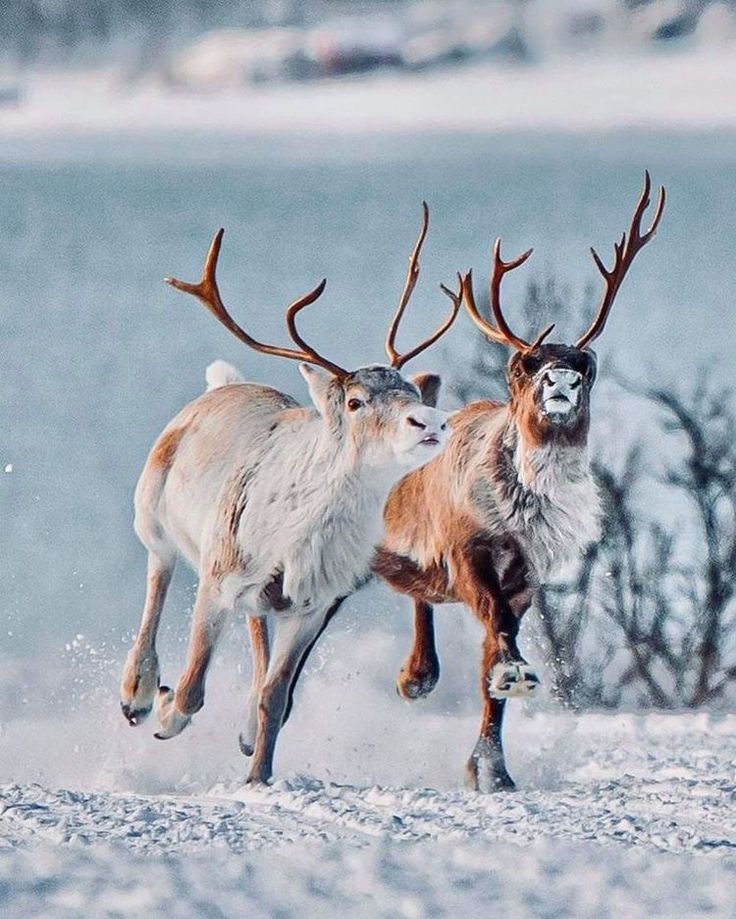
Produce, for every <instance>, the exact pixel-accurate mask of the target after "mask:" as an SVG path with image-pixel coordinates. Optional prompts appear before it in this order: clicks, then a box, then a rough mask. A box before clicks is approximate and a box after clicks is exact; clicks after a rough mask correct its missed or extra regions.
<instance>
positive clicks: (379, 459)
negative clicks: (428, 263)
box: [166, 203, 462, 478]
mask: <svg viewBox="0 0 736 919" xmlns="http://www.w3.org/2000/svg"><path fill="white" fill-rule="evenodd" d="M428 226H429V211H428V208H427V205H426V203H425V204H423V221H422V227H421V230H420V233H419V237H418V238H417V241H416V243H415V245H414V249H413V251H412V254H411V257H410V259H409V271H408V274H407V279H406V283H405V285H404V291H403V293H402V296H401V300H400V302H399V306H398V309H397V311H396V314H395V316H394V319H393V321H392V323H391V326H390V328H389V332H388V336H387V339H386V352H387V354H388V357H389V362H390V366H382V365H370V366H367V367H362V368H359V369H358V370H354V371H348V370H345V369H344V368H342V367H340V366H339V365H338V364H335V363H334V362H333V361H330V360H328V359H327V358H325V357H323V356H322V355H321V354H319V353H318V352H317V351H316V350H315V349H314V348H313V347H312V346H311V345H309V344H307V342H306V341H305V340H304V338H303V337H302V336H301V334H300V332H299V330H298V328H297V325H296V317H297V315H298V314H299V312H300V311H301V310H302V309H304V308H305V307H306V306H309V304H311V303H314V301H315V300H317V299H318V298H319V297H320V296H321V294H322V292H323V291H324V289H325V286H326V284H327V282H326V280H323V281H321V282H320V284H318V285H317V287H315V289H314V290H312V291H310V292H309V293H308V294H306V295H305V296H304V297H301V298H300V299H298V300H295V301H294V302H293V303H292V304H291V305H290V306H289V307H288V309H287V311H286V325H287V329H288V331H289V334H290V336H291V339H292V341H293V342H294V343H295V344H296V345H297V348H298V350H297V349H294V348H284V347H279V346H276V345H268V344H264V343H263V342H259V341H257V340H256V339H255V338H253V337H252V336H251V335H249V334H248V333H247V332H245V331H244V330H243V329H242V328H241V327H240V326H239V325H238V324H237V323H236V322H235V320H234V319H233V318H232V316H231V315H230V313H229V312H228V311H227V309H226V308H225V305H224V304H223V301H222V298H221V297H220V292H219V289H218V287H217V279H216V268H217V259H218V256H219V254H220V247H221V244H222V236H223V232H224V231H223V230H219V231H218V232H217V233H216V234H215V238H214V239H213V241H212V245H211V246H210V250H209V253H208V255H207V259H206V261H205V266H204V272H203V275H202V279H201V280H200V281H199V283H197V284H189V283H186V282H184V281H179V280H177V279H176V278H166V281H167V283H169V284H171V285H172V286H173V287H175V288H177V289H178V290H182V291H184V292H185V293H190V294H193V295H194V296H196V297H197V298H198V299H199V300H200V301H201V302H202V303H203V304H204V305H205V306H206V307H207V309H208V310H209V311H210V312H211V313H213V314H214V315H215V317H216V318H217V319H218V320H219V321H220V322H221V323H222V324H223V325H224V326H225V327H226V328H227V329H229V330H230V332H232V333H233V335H235V336H236V338H238V339H239V340H240V341H242V342H243V343H244V344H246V345H248V346H249V347H250V348H253V349H254V350H256V351H261V352H263V353H266V354H275V355H278V356H280V357H287V358H291V359H293V360H298V361H300V362H301V365H300V370H301V372H302V375H303V376H304V378H305V379H306V381H307V385H308V387H309V393H310V396H311V398H312V401H313V402H314V405H315V407H316V408H317V411H318V412H319V414H320V416H321V417H322V419H323V421H324V423H325V430H326V433H327V436H331V437H334V438H335V439H336V440H337V441H339V442H340V443H342V444H344V445H345V449H346V450H347V452H348V454H349V456H350V458H351V460H352V461H353V462H354V463H356V464H360V465H362V466H364V467H370V468H374V469H388V470H391V471H392V472H393V474H394V476H395V478H398V477H400V476H401V475H403V474H404V473H405V472H407V471H408V470H410V469H414V468H417V467H419V466H422V465H424V463H427V462H429V461H430V460H431V459H433V458H434V456H436V455H437V453H439V452H440V450H441V449H442V448H443V447H444V445H445V442H446V440H447V436H448V431H447V416H446V414H445V413H444V412H440V411H438V410H437V409H436V408H434V407H433V406H434V400H435V399H436V392H437V389H438V388H439V377H436V376H434V375H432V374H423V375H419V376H417V377H414V378H413V379H406V378H404V377H403V376H402V374H401V373H400V370H401V368H402V367H403V366H404V364H406V363H407V361H409V360H411V358H413V357H416V355H418V354H420V353H421V352H422V351H424V350H425V348H428V347H429V346H430V345H431V344H433V343H434V342H435V341H437V339H438V338H439V337H440V336H441V335H443V334H444V333H445V332H446V331H447V329H449V327H450V326H451V325H452V323H453V322H454V320H455V317H456V316H457V314H458V311H459V309H460V303H461V301H462V298H461V293H460V291H458V292H457V293H454V292H452V291H450V290H448V289H447V288H445V287H444V286H443V288H442V289H443V290H444V291H445V293H446V294H447V295H448V296H449V297H450V299H451V300H452V308H451V310H450V313H449V315H448V317H447V319H446V320H445V322H444V323H443V324H442V325H441V326H440V327H439V328H438V329H437V330H435V332H433V333H432V335H430V336H429V338H427V339H425V340H424V341H422V342H420V343H419V344H418V345H417V346H416V347H414V348H413V349H412V350H411V351H409V352H407V353H405V354H401V353H399V352H398V351H397V350H396V348H395V339H396V333H397V331H398V327H399V325H400V322H401V319H402V317H403V314H404V311H405V309H406V306H407V304H408V302H409V298H410V297H411V294H412V292H413V290H414V287H415V285H416V281H417V278H418V276H419V254H420V252H421V248H422V245H423V243H424V239H425V237H426V235H427V229H428ZM318 368H320V369H318ZM323 371H324V372H323Z"/></svg>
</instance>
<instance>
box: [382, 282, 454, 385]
mask: <svg viewBox="0 0 736 919" xmlns="http://www.w3.org/2000/svg"><path fill="white" fill-rule="evenodd" d="M440 290H441V291H442V292H443V293H444V294H447V296H448V297H449V298H450V300H452V306H451V307H450V312H449V314H448V316H447V319H445V321H444V322H443V323H442V325H441V326H438V328H436V329H435V330H434V332H432V334H431V335H430V336H429V338H425V339H424V341H421V342H420V343H419V344H418V345H417V346H416V347H415V348H412V350H411V351H407V352H406V354H400V355H398V356H397V357H396V358H393V359H392V361H391V366H392V367H395V368H396V369H397V370H401V368H402V367H403V366H404V364H407V363H408V362H409V361H410V360H411V359H412V358H414V357H416V356H417V355H418V354H421V353H422V351H426V350H427V348H429V347H430V346H431V345H433V344H434V343H435V342H436V341H438V340H439V339H440V338H442V336H443V335H444V334H445V332H446V331H447V330H448V329H449V328H450V326H451V325H452V324H453V322H454V321H455V319H456V318H457V314H458V312H459V310H460V304H461V303H462V302H463V298H462V287H459V288H458V292H457V293H455V292H454V291H453V290H450V288H449V287H445V285H444V284H440Z"/></svg>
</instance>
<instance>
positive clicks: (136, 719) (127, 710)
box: [120, 702, 153, 728]
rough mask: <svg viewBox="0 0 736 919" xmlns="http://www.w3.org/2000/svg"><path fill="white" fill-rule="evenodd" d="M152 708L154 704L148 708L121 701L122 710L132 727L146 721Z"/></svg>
mask: <svg viewBox="0 0 736 919" xmlns="http://www.w3.org/2000/svg"><path fill="white" fill-rule="evenodd" d="M152 709H153V705H149V706H148V707H147V708H133V707H132V706H131V705H127V704H126V703H125V702H121V703H120V710H121V711H122V713H123V715H124V716H125V718H126V719H127V722H128V724H129V725H130V726H131V727H132V728H135V727H138V725H139V724H141V723H142V722H144V721H145V720H146V718H148V716H149V715H150V714H151V710H152Z"/></svg>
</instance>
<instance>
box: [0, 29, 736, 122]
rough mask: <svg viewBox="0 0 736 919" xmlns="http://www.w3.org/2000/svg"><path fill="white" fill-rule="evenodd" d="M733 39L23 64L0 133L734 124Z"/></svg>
mask: <svg viewBox="0 0 736 919" xmlns="http://www.w3.org/2000/svg"><path fill="white" fill-rule="evenodd" d="M735 76H736V53H734V50H733V48H732V47H731V46H727V45H726V46H724V47H722V48H718V47H716V48H708V49H701V50H695V51H691V52H689V53H686V54H683V53H679V54H678V53H676V52H670V53H668V52H665V51H663V52H662V53H660V54H654V53H652V54H649V55H646V56H641V55H631V56H630V57H626V56H624V57H622V56H621V55H620V54H618V55H615V56H613V55H611V56H607V55H605V54H595V55H578V56H571V57H568V58H561V59H553V60H551V61H549V62H547V63H544V64H540V65H539V66H535V67H516V68H505V67H501V66H492V65H487V64H486V65H476V66H473V67H467V68H462V69H459V70H452V71H441V72H438V73H435V74H420V75H401V76H397V75H395V74H386V75H377V76H374V77H371V78H368V79H346V80H332V81H329V82H316V83H310V84H296V85H294V84H292V85H286V86H275V87H256V88H250V89H242V90H237V91H236V90H231V91H222V92H216V93H206V92H205V93H201V94H199V95H197V94H187V93H181V92H179V93H177V92H173V91H172V90H171V89H168V88H166V87H165V86H161V85H155V84H154V85H149V84H141V85H133V86H129V85H127V84H124V83H123V82H122V81H121V80H120V78H119V77H118V76H117V75H116V73H115V71H114V70H109V71H101V72H95V73H87V72H80V73H72V74H69V73H52V74H43V73H42V74H36V75H29V76H28V77H27V78H25V81H24V82H23V83H22V85H23V87H24V93H25V95H24V99H23V102H22V104H21V105H19V106H18V107H17V108H15V109H13V108H5V109H0V138H1V137H5V138H8V137H12V136H16V137H23V136H25V137H28V136H29V135H31V136H32V135H39V134H52V135H59V136H63V135H64V134H67V133H69V132H72V133H103V134H108V133H115V134H119V133H120V132H160V131H172V130H180V131H183V132H186V133H187V134H190V133H192V132H193V131H194V132H207V131H213V130H214V131H220V132H223V131H225V132H233V133H236V134H253V133H256V134H258V133H262V134H268V133H282V132H288V133H294V134H314V133H318V134H319V133H333V134H345V133H355V132H358V133H373V132H376V131H378V132H384V131H425V130H443V131H481V132H484V131H494V132H499V131H527V130H533V131H537V132H539V131H557V132H559V131H573V132H587V131H611V130H616V129H621V128H651V129H663V130H679V129H688V130H692V129H709V128H731V127H734V126H736V106H734V104H733V91H732V87H733V82H734V77H735Z"/></svg>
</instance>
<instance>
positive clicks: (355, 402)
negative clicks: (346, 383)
mask: <svg viewBox="0 0 736 919" xmlns="http://www.w3.org/2000/svg"><path fill="white" fill-rule="evenodd" d="M359 408H363V402H361V401H360V399H348V411H350V412H357V411H358V409H359Z"/></svg>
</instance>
